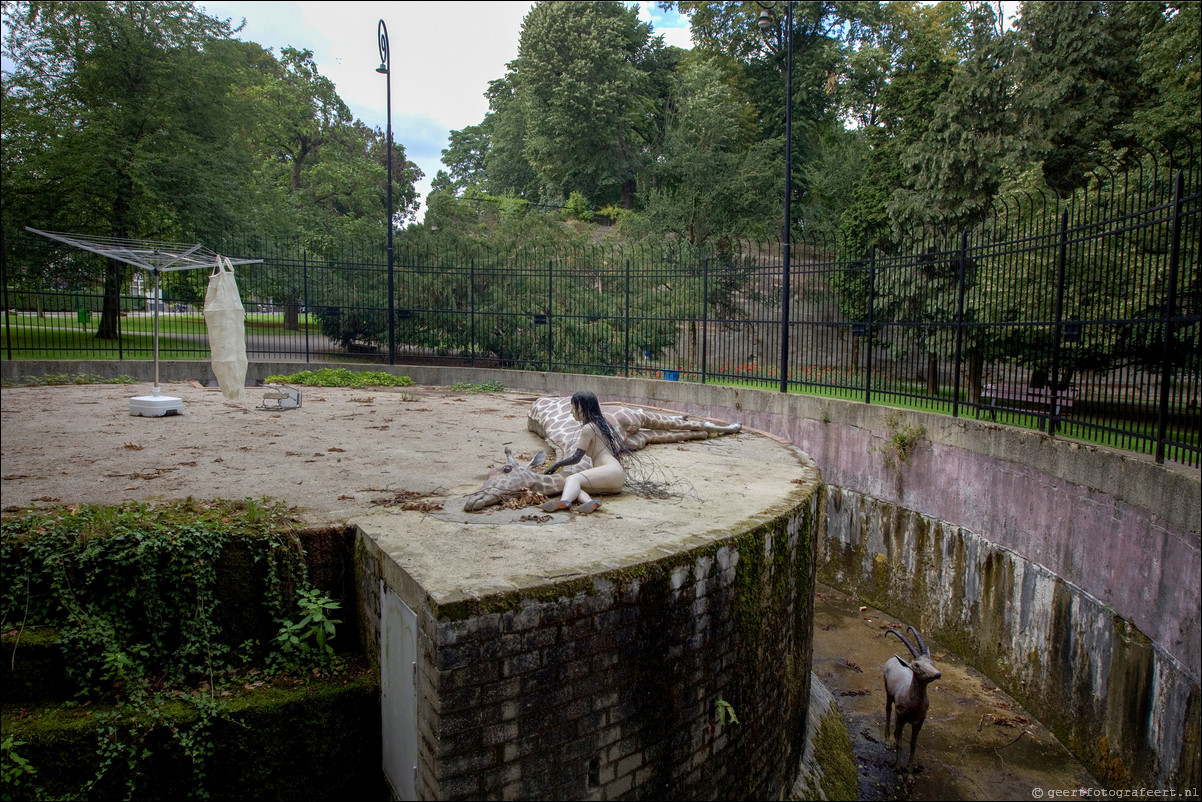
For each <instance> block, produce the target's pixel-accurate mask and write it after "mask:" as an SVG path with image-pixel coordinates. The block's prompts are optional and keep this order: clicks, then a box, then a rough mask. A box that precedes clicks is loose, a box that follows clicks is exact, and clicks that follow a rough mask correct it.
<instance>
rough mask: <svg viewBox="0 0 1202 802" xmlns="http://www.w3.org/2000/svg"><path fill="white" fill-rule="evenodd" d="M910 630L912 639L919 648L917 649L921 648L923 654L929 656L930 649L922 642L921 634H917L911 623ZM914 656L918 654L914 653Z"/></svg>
mask: <svg viewBox="0 0 1202 802" xmlns="http://www.w3.org/2000/svg"><path fill="white" fill-rule="evenodd" d="M910 631H911V632H913V633H914V640H916V641H918V648H919V649H922V653H923V654H925V655H927V656H930V654H931V650H930V649H928V648H927V645H926V644H925V643H923V642H922V635H919V634H918V630H917V629H915V628H914V627H913V625H911V626H910ZM914 656H915V657H917V656H918V655H914Z"/></svg>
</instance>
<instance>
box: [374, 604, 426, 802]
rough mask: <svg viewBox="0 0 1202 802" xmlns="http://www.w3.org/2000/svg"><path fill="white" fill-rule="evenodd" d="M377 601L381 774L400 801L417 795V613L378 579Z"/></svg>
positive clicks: (415, 797)
mask: <svg viewBox="0 0 1202 802" xmlns="http://www.w3.org/2000/svg"><path fill="white" fill-rule="evenodd" d="M380 600H381V604H380V612H381V616H380V617H381V621H380V697H381V699H380V706H381V709H380V714H381V718H382V719H383V722H382V726H383V741H384V774H385V775H386V776H387V777H388V782H389V783H391V784H392V790H393V792H395V793H396V795H397V798H398V799H400V800H402V802H406V801H407V800H415V799H417V616H416V615H415V614H414V612H413V611H412V610H410V609H409V607H408V605H406V604H405V603H404V602H403V601H401V599H400V597H399V596H397V595H396V594H395V593H393V592H392V591H391V590H389V588H388V586H387V585H385V584H384V583H383V582H380Z"/></svg>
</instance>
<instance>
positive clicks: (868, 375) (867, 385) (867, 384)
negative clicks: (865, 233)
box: [864, 243, 876, 404]
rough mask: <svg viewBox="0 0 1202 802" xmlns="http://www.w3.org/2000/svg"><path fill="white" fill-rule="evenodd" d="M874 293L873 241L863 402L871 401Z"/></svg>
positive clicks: (869, 279)
mask: <svg viewBox="0 0 1202 802" xmlns="http://www.w3.org/2000/svg"><path fill="white" fill-rule="evenodd" d="M875 295H876V244H875V243H874V244H873V245H872V246H871V247H870V248H869V249H868V331H867V332H866V333H865V335H864V342H865V344H866V346H867V349H868V356H867V357H865V360H864V403H865V404H871V403H872V338H873V336H874V335H873V333H872V324H873V315H872V308H873V306H874V305H875Z"/></svg>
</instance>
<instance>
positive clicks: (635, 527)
mask: <svg viewBox="0 0 1202 802" xmlns="http://www.w3.org/2000/svg"><path fill="white" fill-rule="evenodd" d="M143 389H144V388H143V387H142V386H141V385H81V386H75V385H66V386H53V387H16V388H6V389H4V391H3V393H0V420H2V422H3V443H2V445H0V456H2V457H3V472H2V482H3V483H2V487H3V505H4V506H5V507H6V508H19V507H31V506H32V507H42V506H53V505H57V504H74V503H96V504H116V503H120V502H122V501H142V502H161V501H169V500H173V499H183V498H187V497H189V496H192V497H195V498H201V499H204V498H217V497H220V498H230V499H240V498H256V499H258V498H261V497H264V496H266V497H269V498H271V499H275V500H279V501H283V502H286V503H287V504H289V505H293V506H295V507H296V512H297V515H298V517H299V518H300V519H301V521H302V522H303V523H304V524H308V525H342V524H345V523H347V522H352V521H353V522H354V523H355V524H356V525H358V526H360V527H361V528H362V529H363V530H364V532H366V533H368V534H369V535H370V536H371V537H373V538H374V539H376V540H377V541H378V542H379V544H380V546H381V548H382V549H384V550H386V551H388V552H389V553H390V554H393V556H394V557H395V558H396V559H397V560H398V561H399V562H401V563H402V564H403V565H405V566H406V570H411V571H412V572H413V573H414V576H415V577H417V576H420V577H421V578H422V584H423V586H425V587H426V589H427V590H428V591H430V592H431V593H435V594H453V593H456V592H458V591H464V592H472V593H474V592H479V591H480V590H482V589H484V588H486V587H489V586H490V585H492V584H494V583H501V584H502V585H512V586H523V585H526V584H529V583H531V582H546V581H548V579H549V578H554V577H562V576H564V575H568V574H572V575H575V574H579V573H582V572H587V571H589V570H591V569H590V566H592V567H604V566H607V565H614V564H619V563H625V562H628V561H636V562H637V561H640V560H642V559H646V558H647V557H648V556H649V555H650V556H654V555H656V554H660V555H662V554H663V553H665V552H674V551H677V550H680V549H682V548H687V547H690V545H696V544H697V543H698V542H701V541H704V539H705V538H706V537H708V536H709V534H710V533H712V532H720V533H729V532H731V531H739V530H741V529H743V528H745V526H746V524H747V523H750V522H753V521H754V520H755V519H756V518H757V516H762V515H765V514H770V512H771V510H772V509H773V508H774V507H776V506H777V505H779V504H781V503H784V502H785V501H786V499H788V498H789V497H790V496H791V495H793V494H794V491H797V490H798V489H799V485H798V484H795V483H794V482H795V480H806V481H807V483H808V482H812V481H816V479H817V472H816V470H815V469H814V466H813V463H812V461H811V460H809V458H808V457H807V456H806V455H804V454H803V453H802V452H801V451H799V450H798V449H796V448H795V447H793V446H791V445H789V444H787V443H783V442H781V441H779V440H776V439H774V438H771V437H768V436H765V435H761V434H757V433H754V432H750V431H744V432H742V433H740V434H737V435H733V436H731V435H726V436H722V437H716V438H711V439H709V440H705V441H695V442H687V443H679V444H662V445H654V446H649V447H648V448H646V449H644V450H643V451H640V452H638V454H637V455H636V465H637V466H638V467H637V468H636V471H637V472H641V473H645V474H647V475H648V476H649V477H650V478H653V479H656V480H659V481H661V482H664V483H665V484H666V485H667V489H668V491H669V497H668V498H666V499H662V498H661V499H648V498H640V497H639V496H637V495H635V494H633V493H631V492H625V493H622V494H620V495H618V496H613V497H610V498H606V499H605V500H604V501H605V503H604V506H603V507H602V508H601V509H600V510H599V511H597V512H596V513H594V514H593V515H592V516H578V515H572V514H564V513H558V514H555V515H553V516H548V515H547V514H545V513H543V512H542V511H541V510H539V509H538V508H536V507H531V508H526V509H523V510H502V509H498V508H493V509H491V510H486V511H483V512H480V513H465V512H463V497H464V496H466V495H467V494H469V493H471V492H473V491H475V490H476V489H478V488H479V486H480V485H481V484H482V483H483V481H484V479H485V478H486V477H487V474H488V469H489V468H490V467H491V466H492V465H493V464H495V463H497V462H498V461H500V460H503V459H504V450H505V448H507V447H508V448H510V449H512V450H513V452H514V453H515V455H518V456H522V457H524V458H525V459H527V460H528V459H530V457H532V456H533V455H534V454H535V453H536V452H537V451H538V450H540V449H543V448H546V447H547V446H546V444H545V442H544V441H543V440H542V439H541V438H540V437H538V436H537V435H535V434H533V433H531V432H530V431H528V429H527V422H526V418H527V413H528V411H529V409H530V405H531V404H532V403H533V401H534V400H535V398H537V396H535V395H532V394H528V393H516V392H505V393H464V392H456V391H453V390H450V389H447V388H440V387H412V388H378V387H376V388H369V389H353V388H302V393H303V404H302V406H301V408H299V409H290V410H285V411H267V410H260V409H257V408H256V406H257V405H259V404H261V403H262V398H261V396H262V392H260V391H258V390H255V389H248V391H247V403H246V404H241V405H240V404H233V403H229V402H226V401H225V399H224V397H223V396H222V395H221V393H220V391H218V390H216V389H211V388H203V387H198V386H194V385H191V384H187V383H172V384H166V385H164V388H163V392H164V393H166V394H170V395H171V396H175V397H179V398H181V399H182V404H183V411H182V413H181V414H179V415H172V416H166V417H159V418H148V417H141V416H132V415H130V414H129V399H130V397H132V396H135V395H138V394H140V393H141V392H143ZM404 504H408V506H410V507H417V508H418V509H408V510H407V509H403V508H402V505H404ZM435 508H440V509H435ZM421 510H430V511H428V512H423V511H421ZM698 539H700V540H698Z"/></svg>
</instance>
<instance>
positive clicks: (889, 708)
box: [881, 627, 942, 771]
mask: <svg viewBox="0 0 1202 802" xmlns="http://www.w3.org/2000/svg"><path fill="white" fill-rule="evenodd" d="M910 631H911V632H913V633H914V640H915V641H917V642H918V648H917V649H915V648H914V646H913V645H912V644H911V643H910V641H908V640H906V638H905V636H904V635H902V634H901V633H900V632H898V631H897V630H895V629H891V630H889V632H886V633H885V636H886V637H888V636H889V633H893V634H894V635H896V636H897V637H898V639H899V640H901V642H902V643H904V644H906V648H907V649H909V650H910V654H911V656H913V658H914V659H913V660H911V661H910V662H909V663H907V662H906V661H905V660H903V659H901V658H900V657H898V656H897V655H893V657H891V658H889V660H888V661H887V662H886V663H885V667H884V669H883V670H882V672H881V673H882V674H884V676H885V748H886V749H888V748H889V737H890V732H889V721H890V718H891V717H892V713H893V706H894V705H895V704H896V705H897V727H896V728H895V729H894V731H893V733H892V735H893V766H894V768H896V767H897V760H898V758H899V757H900V751H901V748H900V741H901V735H902V727H904V726H906V725H907V724H909V725H910V762H909V763H907V764H906V771H913V769H914V749H915V748H916V747H917V745H918V731H919V730H921V729H922V723H923V722H924V721H925V720H926V717H927V706H928V704H929V702H928V700H927V685H929V684H930V683H932V682H934V681H935V680H937V679H939V677H940V676H942V675H941V674H940V673H939V669H937V668H935V664H934V663H933V662H931V650H930V649H928V648H927V645H926V644H925V643H923V642H922V636H921V635H919V634H918V630H917V629H915V628H914V627H910Z"/></svg>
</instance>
